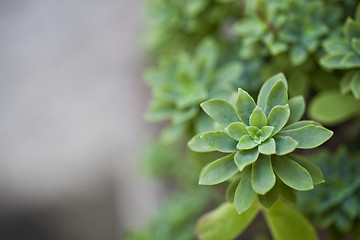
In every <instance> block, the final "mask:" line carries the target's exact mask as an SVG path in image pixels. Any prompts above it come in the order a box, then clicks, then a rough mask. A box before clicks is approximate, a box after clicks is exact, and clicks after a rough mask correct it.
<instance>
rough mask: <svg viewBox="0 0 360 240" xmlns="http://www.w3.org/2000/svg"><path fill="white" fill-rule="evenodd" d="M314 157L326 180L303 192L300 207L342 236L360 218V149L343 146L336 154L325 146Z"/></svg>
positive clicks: (321, 224) (300, 197)
mask: <svg viewBox="0 0 360 240" xmlns="http://www.w3.org/2000/svg"><path fill="white" fill-rule="evenodd" d="M312 158H313V159H314V160H315V162H316V163H318V164H319V166H320V167H321V169H322V170H323V172H324V177H325V179H326V183H324V184H321V185H319V186H317V187H316V188H315V189H314V190H312V191H309V192H306V193H301V194H299V201H298V205H299V208H300V209H301V211H303V212H304V213H305V214H306V215H307V216H308V217H309V218H310V219H311V220H312V221H313V222H314V223H315V224H316V225H317V226H319V227H323V228H330V229H332V232H335V233H338V235H340V238H341V237H342V236H343V235H345V234H347V233H350V232H351V231H353V230H354V229H355V228H356V227H357V225H356V224H358V223H359V221H360V178H359V176H360V165H359V160H360V153H359V152H353V153H352V154H351V153H350V152H349V151H348V150H347V149H346V148H345V147H343V148H340V149H339V150H338V151H337V152H336V153H335V154H333V153H330V152H327V151H325V150H324V151H321V152H318V153H317V154H315V155H314V156H312ZM340 238H339V239H340Z"/></svg>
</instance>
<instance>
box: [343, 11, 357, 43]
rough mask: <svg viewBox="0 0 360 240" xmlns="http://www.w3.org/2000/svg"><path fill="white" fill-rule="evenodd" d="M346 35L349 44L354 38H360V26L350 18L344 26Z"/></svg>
mask: <svg viewBox="0 0 360 240" xmlns="http://www.w3.org/2000/svg"><path fill="white" fill-rule="evenodd" d="M344 34H345V37H346V39H347V40H348V41H349V42H351V40H352V39H353V38H360V24H359V23H358V22H355V21H354V20H353V19H351V18H350V17H348V18H347V19H346V22H345V26H344Z"/></svg>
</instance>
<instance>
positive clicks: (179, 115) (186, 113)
mask: <svg viewBox="0 0 360 240" xmlns="http://www.w3.org/2000/svg"><path fill="white" fill-rule="evenodd" d="M197 113H198V108H197V107H191V108H187V109H183V110H178V111H176V112H174V114H173V116H172V122H173V124H181V123H184V122H186V121H188V120H190V119H191V118H193V117H195V116H196V114H197Z"/></svg>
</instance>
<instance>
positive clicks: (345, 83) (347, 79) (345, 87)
mask: <svg viewBox="0 0 360 240" xmlns="http://www.w3.org/2000/svg"><path fill="white" fill-rule="evenodd" d="M356 73H357V71H347V72H346V73H345V74H344V76H343V77H342V78H341V80H340V92H341V94H343V95H345V94H346V93H348V92H350V91H351V82H352V81H353V78H354V77H355V75H356ZM359 76H360V75H359Z"/></svg>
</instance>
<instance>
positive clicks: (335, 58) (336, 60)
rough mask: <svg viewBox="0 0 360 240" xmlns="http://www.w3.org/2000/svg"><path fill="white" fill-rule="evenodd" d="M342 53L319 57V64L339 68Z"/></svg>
mask: <svg viewBox="0 0 360 240" xmlns="http://www.w3.org/2000/svg"><path fill="white" fill-rule="evenodd" d="M344 57H345V56H344V54H342V53H340V54H331V55H330V54H328V55H325V56H324V57H322V58H321V59H320V64H321V65H322V66H324V67H326V68H330V69H332V68H341V61H342V60H343V58H344Z"/></svg>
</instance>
